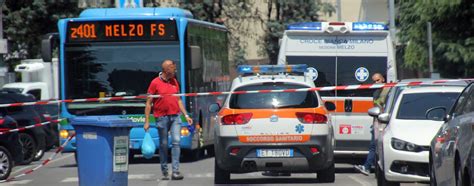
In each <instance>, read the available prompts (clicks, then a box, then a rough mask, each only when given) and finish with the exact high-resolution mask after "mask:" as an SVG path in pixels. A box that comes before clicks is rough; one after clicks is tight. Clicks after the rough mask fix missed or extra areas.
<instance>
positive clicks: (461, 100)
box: [452, 86, 473, 116]
mask: <svg viewBox="0 0 474 186" xmlns="http://www.w3.org/2000/svg"><path fill="white" fill-rule="evenodd" d="M472 87H473V86H469V87H467V88H466V89H465V90H464V91H463V92H462V94H461V96H459V98H458V100H457V101H456V104H455V108H454V109H453V113H452V116H458V115H461V114H462V113H463V108H464V105H465V104H466V102H465V100H466V99H467V98H468V97H469V92H471V91H470V89H472Z"/></svg>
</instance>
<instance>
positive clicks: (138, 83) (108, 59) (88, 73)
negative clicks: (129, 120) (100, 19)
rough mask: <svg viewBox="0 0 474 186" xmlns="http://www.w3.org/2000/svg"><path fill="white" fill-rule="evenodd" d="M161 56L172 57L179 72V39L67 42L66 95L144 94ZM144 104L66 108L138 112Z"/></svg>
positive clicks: (71, 105) (77, 112) (71, 107)
mask: <svg viewBox="0 0 474 186" xmlns="http://www.w3.org/2000/svg"><path fill="white" fill-rule="evenodd" d="M164 59H172V60H174V61H175V62H176V64H177V69H178V72H177V74H179V69H180V67H179V43H178V42H114V43H87V44H67V45H66V47H65V59H64V61H65V63H64V76H65V87H64V88H65V96H66V99H79V98H97V97H111V96H135V95H143V94H146V92H147V89H148V85H149V83H150V82H151V80H153V78H155V77H157V75H158V73H159V72H160V71H161V62H162V61H163V60H164ZM144 106H145V104H144V100H128V101H121V102H117V101H114V102H97V103H94V102H90V103H69V104H68V111H69V112H70V113H71V114H75V115H98V114H125V113H126V114H137V113H143V107H144ZM111 107H114V108H115V109H111ZM102 108H107V109H102ZM124 112H125V113H124Z"/></svg>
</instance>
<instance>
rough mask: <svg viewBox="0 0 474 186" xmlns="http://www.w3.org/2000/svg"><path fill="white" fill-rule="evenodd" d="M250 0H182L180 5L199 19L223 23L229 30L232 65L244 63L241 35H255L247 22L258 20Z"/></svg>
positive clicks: (244, 44)
mask: <svg viewBox="0 0 474 186" xmlns="http://www.w3.org/2000/svg"><path fill="white" fill-rule="evenodd" d="M253 5H254V1H251V0H225V1H224V0H196V1H183V2H181V3H180V7H181V8H184V9H188V10H190V11H191V12H192V13H193V15H194V17H195V18H196V19H199V20H204V21H209V22H213V23H217V24H223V25H225V26H226V27H227V29H228V31H229V35H228V37H229V47H230V49H231V51H230V52H231V60H232V61H233V64H234V65H241V64H246V63H247V62H246V61H247V60H246V59H245V55H246V52H245V48H246V47H247V44H246V43H245V42H243V41H242V37H244V36H249V35H255V34H254V33H251V32H250V30H249V25H248V24H249V22H252V21H255V20H260V17H259V16H258V15H259V14H258V12H256V11H257V10H255V9H253Z"/></svg>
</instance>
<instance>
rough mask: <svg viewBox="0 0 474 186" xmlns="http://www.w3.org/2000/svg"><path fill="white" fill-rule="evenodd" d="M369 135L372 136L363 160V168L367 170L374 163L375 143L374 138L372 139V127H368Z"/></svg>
mask: <svg viewBox="0 0 474 186" xmlns="http://www.w3.org/2000/svg"><path fill="white" fill-rule="evenodd" d="M370 133H371V134H372V138H371V140H370V144H369V154H368V155H367V159H366V160H365V163H364V167H365V168H366V169H367V170H370V167H372V165H373V164H374V162H375V147H376V142H375V138H374V127H373V126H372V127H370Z"/></svg>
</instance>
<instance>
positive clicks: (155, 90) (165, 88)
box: [148, 77, 180, 117]
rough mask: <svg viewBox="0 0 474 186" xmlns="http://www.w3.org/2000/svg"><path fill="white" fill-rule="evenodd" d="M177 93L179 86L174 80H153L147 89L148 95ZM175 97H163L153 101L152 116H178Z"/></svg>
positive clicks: (176, 98) (158, 78)
mask: <svg viewBox="0 0 474 186" xmlns="http://www.w3.org/2000/svg"><path fill="white" fill-rule="evenodd" d="M177 93H179V84H178V81H177V80H176V79H175V78H171V79H169V80H168V81H164V80H163V79H161V78H160V77H157V78H155V79H153V81H151V83H150V87H148V94H153V95H160V94H177ZM178 99H179V97H177V96H164V97H159V98H154V99H153V116H155V117H160V116H165V115H174V114H179V113H180V110H179V106H178Z"/></svg>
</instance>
